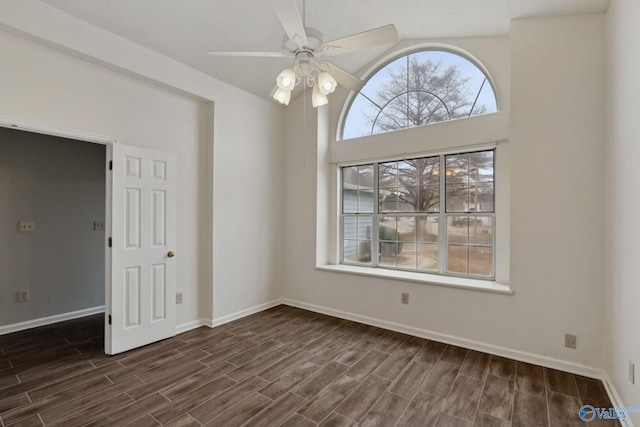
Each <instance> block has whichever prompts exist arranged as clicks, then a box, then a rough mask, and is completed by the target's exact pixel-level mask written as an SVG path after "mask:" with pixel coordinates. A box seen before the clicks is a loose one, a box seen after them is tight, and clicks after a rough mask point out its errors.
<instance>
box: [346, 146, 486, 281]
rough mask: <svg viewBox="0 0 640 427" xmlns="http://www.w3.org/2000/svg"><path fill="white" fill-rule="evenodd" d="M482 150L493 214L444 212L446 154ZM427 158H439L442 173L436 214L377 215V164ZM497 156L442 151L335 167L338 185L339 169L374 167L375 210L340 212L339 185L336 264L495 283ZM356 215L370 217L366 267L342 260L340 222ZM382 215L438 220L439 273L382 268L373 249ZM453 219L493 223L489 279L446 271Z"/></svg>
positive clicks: (377, 245)
mask: <svg viewBox="0 0 640 427" xmlns="http://www.w3.org/2000/svg"><path fill="white" fill-rule="evenodd" d="M482 151H493V170H494V175H493V176H494V181H493V183H494V209H493V211H492V212H477V213H476V212H447V210H446V178H445V176H446V175H444V172H445V171H446V162H445V158H446V156H447V155H452V154H468V153H476V152H482ZM427 157H437V158H438V159H439V170H440V171H441V173H442V174H441V175H440V178H439V186H440V190H439V195H440V199H439V201H438V203H439V210H438V212H380V204H379V199H378V197H379V192H378V190H379V188H378V185H379V167H378V165H379V164H380V163H386V162H394V161H402V160H412V159H419V158H427ZM496 157H497V150H496V149H495V148H485V149H479V150H478V149H475V150H473V149H472V150H462V151H460V150H454V151H451V152H442V153H439V154H430V153H425V154H423V155H416V156H413V155H412V156H406V157H402V158H394V159H380V160H375V161H370V162H347V163H342V164H338V171H339V174H340V176H339V180H338V182H340V183H341V184H342V169H343V168H345V167H352V166H365V165H372V166H373V194H374V198H373V200H374V204H373V206H374V209H373V212H372V213H368V212H363V213H345V212H344V211H343V204H342V202H343V200H344V197H343V189H342V185H340V191H339V193H340V197H339V201H338V212H339V216H340V220H339V227H338V228H339V237H338V241H339V242H340V249H339V264H340V265H347V266H359V267H365V268H376V269H387V270H394V271H407V272H413V273H418V274H437V275H442V276H451V277H460V278H468V279H480V280H486V281H494V280H495V272H496V233H495V230H496V210H495V191H496V189H495V188H496V185H497V184H496V180H495V169H496V168H495V165H496ZM359 216H362V217H371V218H372V227H371V235H372V236H371V264H370V265H369V264H365V263H353V262H348V261H345V259H344V255H345V254H344V221H342V219H343V218H345V217H354V218H357V217H359ZM381 216H389V217H416V218H418V217H437V218H438V243H437V246H438V271H433V270H418V269H406V268H402V267H398V266H396V267H391V266H387V265H381V264H380V258H379V254H378V252H379V251H377V250H374V248H378V247H379V231H378V227H379V225H378V224H379V218H380V217H381ZM453 216H485V217H490V218H491V219H492V224H493V230H494V231H493V233H492V242H491V250H492V257H491V258H492V259H491V261H492V265H491V271H492V273H493V274H492V275H491V276H480V275H474V274H462V273H455V272H449V271H447V266H448V260H447V257H448V252H449V251H448V249H449V247H448V227H447V224H448V219H449V217H453ZM472 246H473V245H470V244H467V247H469V248H470V247H472Z"/></svg>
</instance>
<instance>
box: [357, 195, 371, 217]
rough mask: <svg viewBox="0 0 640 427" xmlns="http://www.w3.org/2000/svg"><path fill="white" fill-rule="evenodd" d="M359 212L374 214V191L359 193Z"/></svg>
mask: <svg viewBox="0 0 640 427" xmlns="http://www.w3.org/2000/svg"><path fill="white" fill-rule="evenodd" d="M358 212H360V213H373V190H371V191H362V190H360V191H358Z"/></svg>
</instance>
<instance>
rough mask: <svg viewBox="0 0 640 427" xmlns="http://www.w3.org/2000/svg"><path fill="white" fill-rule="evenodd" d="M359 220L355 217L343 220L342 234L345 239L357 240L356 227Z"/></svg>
mask: <svg viewBox="0 0 640 427" xmlns="http://www.w3.org/2000/svg"><path fill="white" fill-rule="evenodd" d="M357 224H358V219H357V218H356V217H355V216H347V217H343V218H342V233H343V237H344V238H345V239H349V240H356V227H357Z"/></svg>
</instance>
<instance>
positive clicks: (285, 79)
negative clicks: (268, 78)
mask: <svg viewBox="0 0 640 427" xmlns="http://www.w3.org/2000/svg"><path fill="white" fill-rule="evenodd" d="M276 83H277V84H278V88H279V89H281V90H285V91H289V92H291V91H292V90H293V88H294V86H295V85H296V73H295V71H293V68H286V69H284V70H282V72H281V73H280V74H279V75H278V78H277V79H276Z"/></svg>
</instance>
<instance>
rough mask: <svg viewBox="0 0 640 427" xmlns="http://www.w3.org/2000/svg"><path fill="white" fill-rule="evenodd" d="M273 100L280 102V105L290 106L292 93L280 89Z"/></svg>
mask: <svg viewBox="0 0 640 427" xmlns="http://www.w3.org/2000/svg"><path fill="white" fill-rule="evenodd" d="M273 99H275V100H276V101H278V102H279V103H280V104H284V105H289V100H290V99H291V91H290V90H285V89H282V88H278V90H276V93H274V94H273Z"/></svg>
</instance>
